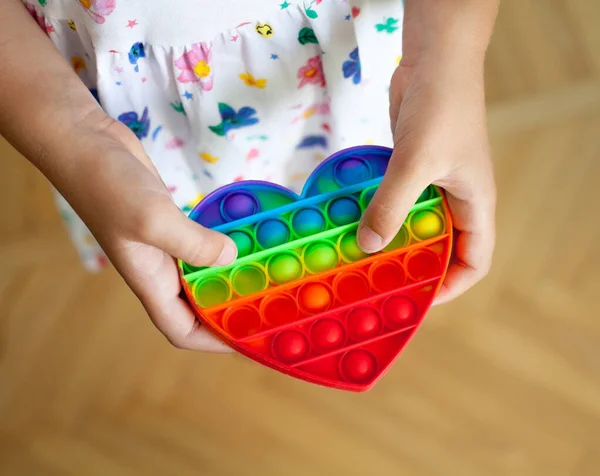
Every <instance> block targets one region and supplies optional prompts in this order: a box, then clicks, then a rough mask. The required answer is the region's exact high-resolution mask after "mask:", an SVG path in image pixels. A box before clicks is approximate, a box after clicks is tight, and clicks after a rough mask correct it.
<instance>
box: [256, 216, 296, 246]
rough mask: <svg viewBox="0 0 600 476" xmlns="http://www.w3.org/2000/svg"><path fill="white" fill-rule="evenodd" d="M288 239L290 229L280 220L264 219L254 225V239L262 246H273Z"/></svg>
mask: <svg viewBox="0 0 600 476" xmlns="http://www.w3.org/2000/svg"><path fill="white" fill-rule="evenodd" d="M289 239H290V229H289V228H288V226H287V225H286V224H285V223H284V222H283V221H281V220H266V221H264V222H262V223H260V224H259V225H258V226H257V227H256V241H258V244H259V245H260V246H262V247H263V248H274V247H275V246H279V245H282V244H284V243H286V242H287V241H288V240H289Z"/></svg>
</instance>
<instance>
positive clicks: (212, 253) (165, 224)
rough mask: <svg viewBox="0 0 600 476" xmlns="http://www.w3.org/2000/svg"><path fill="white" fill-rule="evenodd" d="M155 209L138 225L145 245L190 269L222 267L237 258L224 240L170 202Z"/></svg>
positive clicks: (230, 246) (220, 235)
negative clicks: (186, 264) (162, 252)
mask: <svg viewBox="0 0 600 476" xmlns="http://www.w3.org/2000/svg"><path fill="white" fill-rule="evenodd" d="M157 208H158V207H155V208H154V210H153V211H152V213H151V214H150V216H148V217H147V218H146V220H142V221H141V224H140V225H141V231H140V234H141V235H142V241H143V242H145V243H146V244H148V245H151V246H154V247H156V248H159V249H161V250H163V251H164V252H166V253H168V254H170V255H171V256H173V257H175V258H179V259H181V260H183V261H185V262H186V263H189V264H191V265H192V266H226V265H229V264H231V263H233V262H234V261H235V259H236V258H237V247H236V245H235V243H234V242H233V240H232V239H231V238H229V237H228V236H225V235H223V234H221V233H218V232H216V231H213V230H209V229H207V228H204V227H203V226H201V225H199V224H198V223H196V222H195V221H193V220H191V219H190V218H188V217H187V216H185V215H184V214H183V212H181V211H180V210H179V209H178V208H177V206H175V204H174V203H172V202H171V203H164V204H163V206H162V207H160V209H157Z"/></svg>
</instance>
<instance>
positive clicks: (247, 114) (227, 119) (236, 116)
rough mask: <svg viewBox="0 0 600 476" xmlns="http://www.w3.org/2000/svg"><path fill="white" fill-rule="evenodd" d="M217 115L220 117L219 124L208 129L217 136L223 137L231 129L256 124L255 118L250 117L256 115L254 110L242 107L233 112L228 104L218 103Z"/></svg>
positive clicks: (256, 119)
mask: <svg viewBox="0 0 600 476" xmlns="http://www.w3.org/2000/svg"><path fill="white" fill-rule="evenodd" d="M219 114H220V115H221V123H220V124H219V125H216V126H209V127H208V128H209V129H210V130H211V131H212V132H214V133H215V134H217V135H218V136H225V135H227V133H228V132H229V131H231V130H233V129H240V128H241V127H247V126H252V125H254V124H257V123H258V118H257V117H252V116H254V115H255V114H256V110H255V109H253V108H251V107H243V108H241V109H240V110H239V111H237V112H236V111H235V109H233V108H232V107H231V106H229V105H228V104H225V103H222V102H220V103H219Z"/></svg>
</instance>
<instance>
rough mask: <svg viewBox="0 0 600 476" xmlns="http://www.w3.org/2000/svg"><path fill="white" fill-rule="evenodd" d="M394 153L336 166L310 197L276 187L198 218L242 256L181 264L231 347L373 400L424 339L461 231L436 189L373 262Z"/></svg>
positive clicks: (226, 196)
mask: <svg viewBox="0 0 600 476" xmlns="http://www.w3.org/2000/svg"><path fill="white" fill-rule="evenodd" d="M390 156H391V150H390V149H388V148H384V147H375V146H365V147H355V148H351V149H346V150H343V151H341V152H338V153H337V154H334V155H333V156H331V157H329V158H328V159H327V160H325V161H324V162H323V163H322V164H321V165H320V166H319V167H318V168H317V169H316V170H315V171H314V172H313V173H312V175H311V176H310V178H309V179H308V181H307V183H306V185H305V187H304V190H303V192H302V194H301V195H300V196H298V195H296V194H294V193H293V192H291V191H290V190H288V189H286V188H283V187H280V186H278V185H274V184H271V183H266V182H258V181H246V182H237V183H234V184H231V185H227V186H225V187H222V188H220V189H219V190H216V191H215V192H213V193H212V194H210V195H208V196H207V197H206V198H204V199H203V200H202V201H201V202H200V203H199V204H198V205H197V206H196V207H195V208H194V210H192V212H191V213H190V218H191V219H192V220H195V221H196V222H198V223H200V224H201V225H203V226H205V227H207V228H212V229H214V230H216V231H219V232H221V233H225V234H227V235H229V236H230V237H231V239H233V241H234V242H235V243H236V245H237V247H238V251H239V254H238V258H237V260H236V261H235V263H233V264H232V265H231V266H227V267H221V268H194V267H192V266H189V265H188V264H186V263H183V262H181V261H180V262H179V267H180V272H181V278H182V282H183V287H184V290H185V293H186V296H187V298H188V300H189V302H190V303H191V305H192V307H193V309H194V311H195V313H196V315H197V316H198V319H200V321H201V322H202V323H203V324H204V325H205V326H206V327H207V328H208V329H210V330H211V331H212V332H213V333H214V334H215V335H216V336H217V337H218V338H219V339H220V340H222V341H223V342H225V343H226V344H228V345H229V346H231V347H232V348H234V349H236V350H237V351H239V352H240V353H242V354H244V355H245V356H247V357H249V358H251V359H254V360H255V361H257V362H259V363H261V364H263V365H266V366H268V367H271V368H273V369H276V370H278V371H280V372H283V373H285V374H288V375H290V376H293V377H296V378H299V379H302V380H305V381H308V382H312V383H316V384H320V385H325V386H328V387H334V388H338V389H344V390H351V391H364V390H367V389H369V388H371V387H372V386H373V385H374V384H375V382H376V381H377V380H378V379H379V378H380V377H381V376H382V375H383V374H384V373H385V371H386V370H387V369H388V368H389V367H390V365H391V364H392V363H393V361H394V360H395V359H396V358H397V357H398V355H399V354H400V352H401V351H402V349H403V348H404V347H405V346H406V344H407V343H408V341H409V339H410V338H411V337H412V335H413V334H414V333H415V332H416V330H417V328H418V327H419V324H420V323H421V321H422V320H423V317H424V316H425V314H426V312H427V311H428V309H429V307H430V305H431V303H432V301H433V299H434V297H435V294H436V292H437V290H438V289H439V287H440V286H441V283H442V280H443V278H444V276H445V273H446V269H447V266H448V262H449V259H450V251H451V248H452V222H451V217H450V213H449V211H448V206H447V202H446V200H445V197H444V195H443V193H442V192H441V190H440V189H438V188H437V187H435V186H430V187H428V188H427V189H426V190H425V191H424V192H423V194H422V195H421V197H420V198H419V199H418V201H417V203H416V204H415V205H414V207H413V208H412V210H411V212H410V213H409V215H408V217H407V219H406V221H405V223H404V225H403V226H402V228H401V229H400V231H399V232H398V234H397V235H396V237H395V238H394V240H393V241H392V242H391V243H390V244H389V245H388V246H387V247H386V248H385V249H384V250H383V251H381V252H379V253H375V254H373V255H367V254H365V253H363V252H362V250H361V249H360V248H359V247H358V244H357V242H356V230H357V227H358V224H359V221H360V218H361V216H362V213H363V211H364V210H365V209H366V207H367V205H368V204H369V201H370V200H371V197H372V196H373V194H374V192H375V190H376V189H377V186H378V185H379V183H380V181H381V179H382V177H383V174H384V172H385V170H386V167H387V165H388V161H389V158H390Z"/></svg>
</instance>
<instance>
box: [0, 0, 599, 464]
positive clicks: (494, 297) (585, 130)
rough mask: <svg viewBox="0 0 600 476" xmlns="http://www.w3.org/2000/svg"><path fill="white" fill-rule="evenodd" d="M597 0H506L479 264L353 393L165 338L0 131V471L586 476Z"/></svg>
mask: <svg viewBox="0 0 600 476" xmlns="http://www.w3.org/2000/svg"><path fill="white" fill-rule="evenodd" d="M599 24H600V3H599V2H598V1H597V0H531V1H523V0H506V1H504V2H503V4H502V7H501V13H500V17H499V21H498V26H497V30H496V34H495V36H494V41H493V44H492V46H491V48H490V54H489V60H488V67H487V71H488V76H487V81H488V97H489V106H490V107H489V119H490V128H491V135H492V142H493V147H494V154H495V160H496V165H497V177H498V184H499V189H500V201H499V209H498V248H497V255H496V260H495V265H494V268H493V271H492V273H491V275H490V276H489V278H488V279H487V280H486V281H485V282H484V283H482V284H481V285H480V286H478V287H477V288H475V289H474V290H473V291H472V292H470V293H468V295H466V296H464V297H463V298H461V299H459V300H457V301H455V302H454V303H452V304H450V305H447V306H444V307H443V308H438V309H435V310H433V311H432V312H431V314H430V316H429V318H428V319H427V321H426V323H425V325H424V327H423V328H422V330H421V331H420V333H419V334H418V335H417V337H416V338H415V339H414V340H413V341H412V343H411V345H409V347H408V348H407V350H406V351H405V353H404V354H403V357H402V358H401V359H400V360H399V361H398V362H397V363H396V365H395V366H394V367H393V369H392V370H391V371H390V372H389V374H388V375H387V377H386V378H385V379H384V380H383V381H382V382H381V383H380V384H379V385H378V386H377V387H376V388H375V389H374V390H372V391H371V392H369V393H367V394H361V395H355V394H346V393H339V392H334V391H331V390H326V389H322V388H317V387H314V386H309V385H307V384H304V383H301V382H297V381H292V380H291V379H288V378H286V377H282V376H280V375H279V374H276V373H274V372H271V371H268V370H265V369H263V368H261V367H259V366H258V365H255V364H252V363H250V362H248V361H246V360H244V359H243V358H240V357H236V356H234V357H221V356H208V355H201V354H193V353H185V352H181V351H176V350H174V349H172V348H171V347H169V345H168V344H167V343H166V342H165V340H164V339H162V338H161V337H160V336H159V334H158V333H157V332H156V331H155V330H154V328H153V327H152V326H151V325H150V323H149V322H148V320H147V319H146V317H145V316H144V313H143V312H142V309H141V308H140V305H139V304H138V303H137V302H136V300H135V298H134V297H133V296H132V295H131V294H130V292H129V291H128V290H127V288H126V287H125V286H124V285H123V283H122V282H121V281H120V280H119V279H118V277H117V275H116V273H114V272H112V271H108V272H106V273H103V274H100V275H97V276H90V275H87V274H85V273H84V272H83V271H82V270H81V268H80V267H79V264H78V262H77V259H76V257H75V255H74V252H73V251H72V249H71V248H70V245H69V242H68V240H67V237H66V235H65V232H64V231H63V229H62V227H61V226H60V224H59V221H58V218H57V215H56V212H55V211H54V208H53V206H52V204H51V196H50V192H49V191H48V188H47V187H46V186H45V185H44V181H43V179H42V178H41V177H40V175H39V174H38V173H36V172H35V171H34V170H33V169H32V167H30V166H29V165H28V164H27V163H26V162H25V161H24V160H22V159H20V158H19V157H18V156H17V155H16V154H15V153H13V152H11V151H10V150H9V149H8V148H7V146H6V145H4V144H0V157H1V169H0V170H1V173H0V203H2V205H1V206H0V269H1V272H0V473H1V474H3V475H4V474H6V475H19V476H20V475H40V476H45V475H49V476H57V475H115V476H117V475H171V474H172V475H177V476H184V475H211V476H212V475H236V476H238V475H252V476H254V475H262V476H269V475H286V476H287V475H289V476H294V475H309V474H310V475H327V476H330V475H344V476H346V475H383V476H386V475H400V474H402V475H411V476H421V475H451V476H454V475H460V476H463V475H464V476H471V475H474V476H475V475H476V476H480V475H486V476H494V475H526V476H538V475H539V476H542V475H543V476H554V475H560V476H564V475H576V476H592V475H598V474H600V455H599V454H598V448H599V447H600V310H599V306H598V295H599V292H600V247H599V246H598V245H599V244H600V218H599V214H598V209H597V207H594V204H596V205H597V204H599V203H600V200H599V198H598V197H599V195H598V192H597V186H598V182H599V181H600V28H599V27H598V25H599Z"/></svg>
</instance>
